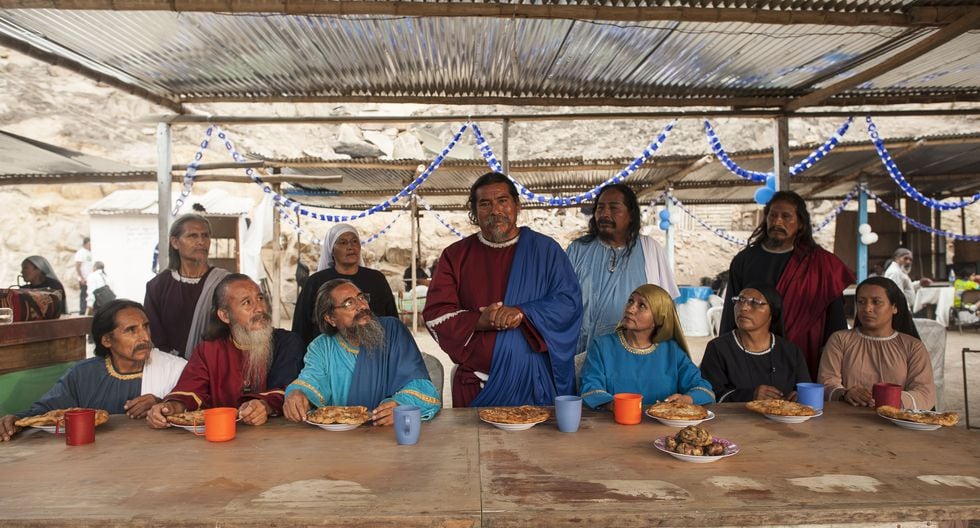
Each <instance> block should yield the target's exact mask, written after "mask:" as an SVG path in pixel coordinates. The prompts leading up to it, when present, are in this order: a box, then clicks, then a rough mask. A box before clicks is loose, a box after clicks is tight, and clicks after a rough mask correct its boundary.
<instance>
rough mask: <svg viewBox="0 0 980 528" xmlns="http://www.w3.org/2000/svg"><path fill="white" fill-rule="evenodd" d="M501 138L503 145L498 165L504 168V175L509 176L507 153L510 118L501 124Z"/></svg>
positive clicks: (506, 118)
mask: <svg viewBox="0 0 980 528" xmlns="http://www.w3.org/2000/svg"><path fill="white" fill-rule="evenodd" d="M503 127H504V130H503V136H504V144H503V148H502V153H501V155H500V164H501V165H503V166H504V174H510V154H509V152H508V150H509V148H508V147H509V146H510V118H509V117H505V118H504V122H503Z"/></svg>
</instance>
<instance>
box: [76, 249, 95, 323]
mask: <svg viewBox="0 0 980 528" xmlns="http://www.w3.org/2000/svg"><path fill="white" fill-rule="evenodd" d="M75 273H76V274H77V275H78V313H80V314H84V313H86V310H85V308H86V306H88V304H87V303H88V291H89V288H88V276H89V275H91V274H92V239H90V238H89V237H85V238H84V239H82V247H80V248H78V251H76V252H75Z"/></svg>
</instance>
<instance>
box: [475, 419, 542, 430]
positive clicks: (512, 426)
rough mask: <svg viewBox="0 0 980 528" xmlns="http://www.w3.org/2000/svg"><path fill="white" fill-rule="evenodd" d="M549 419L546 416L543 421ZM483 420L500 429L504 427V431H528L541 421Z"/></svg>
mask: <svg viewBox="0 0 980 528" xmlns="http://www.w3.org/2000/svg"><path fill="white" fill-rule="evenodd" d="M480 419H481V420H483V418H480ZM547 420H548V419H547V418H545V419H544V420H541V422H544V421H547ZM483 421H484V422H487V423H488V424H490V425H492V426H494V427H496V428H498V429H503V430H504V431H526V430H527V429H530V428H532V427H534V426H535V425H538V424H539V423H541V422H534V423H526V424H508V423H497V422H491V421H490V420H483Z"/></svg>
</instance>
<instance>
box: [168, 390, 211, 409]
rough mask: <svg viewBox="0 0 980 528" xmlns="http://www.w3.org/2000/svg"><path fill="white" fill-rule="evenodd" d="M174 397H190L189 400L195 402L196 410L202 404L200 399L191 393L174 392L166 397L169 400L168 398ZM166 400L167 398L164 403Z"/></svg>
mask: <svg viewBox="0 0 980 528" xmlns="http://www.w3.org/2000/svg"><path fill="white" fill-rule="evenodd" d="M176 395H182V396H190V397H191V398H194V401H195V402H197V408H198V409H200V408H201V403H202V402H201V398H199V397H198V396H197V394H194V393H193V392H183V391H174V392H171V393H170V394H168V395H167V397H168V398H169V397H170V396H176ZM166 399H167V398H164V401H166Z"/></svg>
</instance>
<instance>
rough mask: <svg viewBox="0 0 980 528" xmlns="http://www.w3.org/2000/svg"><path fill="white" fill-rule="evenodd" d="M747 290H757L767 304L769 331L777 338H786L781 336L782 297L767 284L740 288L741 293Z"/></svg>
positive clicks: (761, 283) (759, 283)
mask: <svg viewBox="0 0 980 528" xmlns="http://www.w3.org/2000/svg"><path fill="white" fill-rule="evenodd" d="M749 288H751V289H753V290H757V291H758V292H759V293H761V294H762V296H763V297H765V298H766V302H768V303H769V317H770V319H769V331H770V332H772V333H774V334H776V335H778V336H779V337H786V336H785V335H784V334H783V297H782V296H781V295H779V292H778V291H776V288H775V287H773V286H772V285H771V284H769V283H767V282H754V283H752V284H749V285H748V286H746V287H744V288H742V291H745V290H748V289H749ZM741 293H742V292H738V293H737V294H736V295H741ZM732 309H733V310H734V309H735V307H734V306H732Z"/></svg>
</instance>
